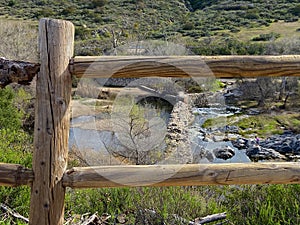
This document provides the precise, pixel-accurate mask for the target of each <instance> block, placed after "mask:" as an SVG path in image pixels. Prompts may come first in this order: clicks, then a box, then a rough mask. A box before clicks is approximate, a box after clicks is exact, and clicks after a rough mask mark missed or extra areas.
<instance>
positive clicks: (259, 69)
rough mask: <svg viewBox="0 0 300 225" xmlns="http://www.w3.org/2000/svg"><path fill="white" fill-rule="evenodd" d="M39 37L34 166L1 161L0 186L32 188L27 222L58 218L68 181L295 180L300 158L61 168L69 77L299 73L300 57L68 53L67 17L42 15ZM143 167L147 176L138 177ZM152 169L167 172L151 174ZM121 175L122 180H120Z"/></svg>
mask: <svg viewBox="0 0 300 225" xmlns="http://www.w3.org/2000/svg"><path fill="white" fill-rule="evenodd" d="M39 40H40V61H41V63H40V64H39V65H34V66H33V67H32V68H34V71H37V70H38V69H36V68H37V67H38V68H39V73H38V75H37V87H36V89H37V92H36V114H35V128H34V152H33V168H32V169H28V168H24V167H23V166H21V165H13V164H4V163H0V185H2V186H13V187H15V186H19V185H29V186H31V206H30V224H32V225H50V224H51V225H54V224H55V225H56V224H59V225H61V224H63V220H64V198H65V189H66V187H71V188H92V187H122V186H143V185H147V183H152V184H153V185H151V186H175V185H182V186H184V185H229V184H295V183H300V167H299V163H287V162H284V163H245V164H243V163H236V164H186V165H149V166H100V167H86V168H72V169H70V170H66V168H67V161H68V138H69V126H70V125H69V121H70V113H69V110H70V101H71V75H75V76H77V77H82V76H83V74H84V76H85V77H109V76H111V75H112V71H113V75H114V77H149V76H160V77H187V76H188V74H193V76H195V77H197V76H203V75H201V74H203V73H199V60H200V61H202V62H204V63H205V64H206V65H207V66H208V67H209V69H210V70H211V71H212V73H213V74H214V76H215V77H226V78H239V77H257V76H300V56H298V55H296V56H295V55H294V56H205V57H204V56H203V57H202V56H185V57H175V56H172V57H169V56H166V57H75V58H72V56H73V42H74V27H73V25H72V24H71V23H70V22H67V21H62V20H53V19H42V20H40V23H39ZM157 61H159V62H160V63H156V62H157ZM175 64H176V65H184V67H185V68H188V69H187V70H188V73H187V72H185V71H181V70H176V73H174V65H175ZM124 65H127V66H124ZM179 67H180V66H179ZM2 69H3V68H2ZM0 72H1V68H0ZM6 73H7V74H8V75H9V74H10V73H13V71H10V69H9V68H8V69H6ZM199 74H200V75H199ZM13 75H16V74H13ZM26 76H27V75H26V74H22V75H21V76H17V75H16V76H14V80H13V81H19V80H21V81H22V80H23V81H24V80H26ZM24 77H25V78H24ZM31 77H32V74H31ZM174 171H176V173H174ZM141 172H142V174H147V177H146V178H145V176H139V175H137V174H141ZM157 174H162V175H164V176H166V175H167V176H166V177H168V178H166V179H164V180H160V179H158V180H156V179H157ZM168 174H169V175H168ZM107 177H112V178H113V179H107ZM124 177H126V180H127V182H126V185H125V184H122V182H118V180H120V179H122V178H123V179H124ZM120 181H121V180H120Z"/></svg>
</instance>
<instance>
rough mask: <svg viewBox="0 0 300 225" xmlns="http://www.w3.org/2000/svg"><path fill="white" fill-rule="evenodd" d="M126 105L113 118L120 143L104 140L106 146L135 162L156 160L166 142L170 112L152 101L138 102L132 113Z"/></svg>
mask: <svg viewBox="0 0 300 225" xmlns="http://www.w3.org/2000/svg"><path fill="white" fill-rule="evenodd" d="M122 101H126V100H124V99H122ZM117 107H118V106H117ZM130 107H131V106H129V107H128V109H129V108H130ZM126 108H127V106H126V104H125V105H122V104H120V105H119V107H118V109H117V110H116V111H117V112H116V114H115V115H114V116H113V118H112V119H113V121H112V123H113V126H114V128H115V129H114V130H115V132H116V134H115V135H116V139H115V141H117V143H115V145H114V146H109V145H107V144H106V143H104V144H105V147H106V149H107V150H108V151H109V152H110V153H111V154H113V155H115V156H118V157H122V158H124V159H126V160H127V161H129V162H130V163H132V164H136V165H141V164H153V163H156V162H157V161H159V160H160V156H161V155H162V154H161V152H162V149H163V147H162V146H163V145H164V136H165V133H166V124H165V121H164V118H163V117H164V115H165V113H166V112H164V111H163V109H158V108H156V107H154V106H153V105H151V104H146V105H141V104H134V105H133V106H132V108H131V109H130V112H129V113H128V112H126V111H127V110H128V109H126ZM110 143H111V142H110Z"/></svg>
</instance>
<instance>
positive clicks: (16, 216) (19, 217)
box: [0, 203, 29, 223]
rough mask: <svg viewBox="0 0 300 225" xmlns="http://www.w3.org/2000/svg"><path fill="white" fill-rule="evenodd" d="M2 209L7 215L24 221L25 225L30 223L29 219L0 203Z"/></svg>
mask: <svg viewBox="0 0 300 225" xmlns="http://www.w3.org/2000/svg"><path fill="white" fill-rule="evenodd" d="M0 209H2V210H3V211H4V212H5V213H7V214H9V215H10V216H12V217H14V218H15V219H19V220H23V221H24V222H25V223H29V219H28V218H26V217H24V216H22V215H20V214H19V213H17V212H15V211H14V210H13V209H11V208H9V207H8V206H7V205H4V204H2V203H0Z"/></svg>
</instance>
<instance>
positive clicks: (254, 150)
mask: <svg viewBox="0 0 300 225" xmlns="http://www.w3.org/2000/svg"><path fill="white" fill-rule="evenodd" d="M75 103H76V104H77V103H78V102H75ZM76 104H74V105H75V109H77V111H74V112H73V116H74V118H73V123H72V128H71V139H70V145H71V146H74V145H77V147H78V148H80V149H82V148H84V147H85V149H86V150H85V152H86V151H90V152H89V153H88V154H86V155H91V154H90V153H91V151H92V152H93V153H94V152H97V153H99V152H102V156H101V157H102V158H107V157H108V156H109V155H111V154H110V152H109V149H108V146H109V147H110V148H111V149H118V151H120V152H122V151H123V152H125V151H126V149H125V148H124V146H122V145H120V143H119V142H118V141H117V139H116V136H114V131H113V127H112V124H111V118H110V115H109V113H108V112H105V113H103V112H102V111H101V110H100V111H101V112H100V111H95V109H96V108H95V107H94V105H96V103H95V104H92V105H91V104H85V105H82V104H80V105H79V106H80V107H79V106H78V105H76ZM97 105H99V103H98V102H97ZM91 106H92V107H91ZM101 107H102V106H101ZM103 107H104V108H105V109H108V110H109V109H110V108H111V107H110V106H109V105H107V106H103ZM86 108H87V109H90V108H92V111H91V113H88V114H87V115H88V116H87V117H85V116H81V113H82V112H84V111H89V110H87V109H86ZM240 110H241V109H240V108H237V107H233V106H228V105H226V104H225V100H224V92H220V93H217V94H211V93H209V94H195V95H189V96H188V98H182V99H181V100H180V101H178V102H177V103H176V104H175V105H174V107H173V111H172V113H171V115H170V118H169V120H168V123H167V124H166V133H165V136H166V143H165V144H163V145H162V148H163V149H162V150H161V152H163V156H160V157H162V158H164V159H163V160H161V161H160V162H165V163H211V162H212V163H227V162H233V163H236V162H243V163H244V162H251V161H271V160H272V161H299V160H300V134H297V133H293V132H291V131H289V130H285V131H284V133H283V134H281V135H271V136H268V137H267V138H264V139H262V138H256V137H255V135H256V134H255V132H253V134H250V135H248V136H243V135H241V134H240V129H241V128H240V127H239V126H237V125H232V123H230V124H228V123H227V118H228V117H231V118H232V116H233V115H235V114H238V115H236V116H234V119H235V120H237V121H238V120H240V119H243V118H246V117H248V116H253V110H249V109H247V110H246V111H245V110H244V112H243V113H242V114H240ZM95 113H96V116H95ZM259 113H260V112H259V110H256V111H255V114H259ZM85 114H86V113H85ZM75 117H76V118H77V119H76V118H75ZM212 118H213V119H216V118H221V119H222V120H223V122H222V123H221V124H219V125H217V126H213V128H212V127H209V128H204V127H202V125H203V123H205V121H207V120H209V119H212ZM231 122H232V120H231ZM250 132H251V131H250ZM148 133H149V132H148ZM149 134H150V133H149ZM101 138H102V139H104V140H100V139H101ZM89 140H90V141H89ZM91 140H93V141H91ZM87 149H89V150H87ZM84 154H85V153H84ZM155 154H160V155H161V153H160V152H159V151H157V150H156V152H155ZM97 157H98V156H93V159H94V158H97ZM151 157H152V156H151ZM162 158H161V159H162ZM102 161H103V160H102ZM102 161H101V163H103V162H102ZM150 161H151V159H150ZM110 162H111V160H110Z"/></svg>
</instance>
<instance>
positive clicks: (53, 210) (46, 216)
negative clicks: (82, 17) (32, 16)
mask: <svg viewBox="0 0 300 225" xmlns="http://www.w3.org/2000/svg"><path fill="white" fill-rule="evenodd" d="M73 43H74V26H73V24H72V23H70V22H67V21H63V20H54V19H42V20H40V23H39V45H40V56H41V58H40V60H41V66H40V72H39V74H38V77H37V92H36V96H37V97H36V109H35V110H36V113H35V130H34V132H35V133H34V154H33V171H34V176H35V179H34V181H33V185H32V189H31V204H30V224H31V225H46V224H47V225H50V224H51V225H54V224H55V225H56V224H63V221H64V197H65V188H64V187H63V186H62V177H63V174H64V172H65V170H66V166H67V157H68V138H69V119H70V118H69V117H70V115H69V114H70V113H69V103H70V98H71V75H70V72H69V69H68V66H69V60H70V58H71V57H72V56H73Z"/></svg>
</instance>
